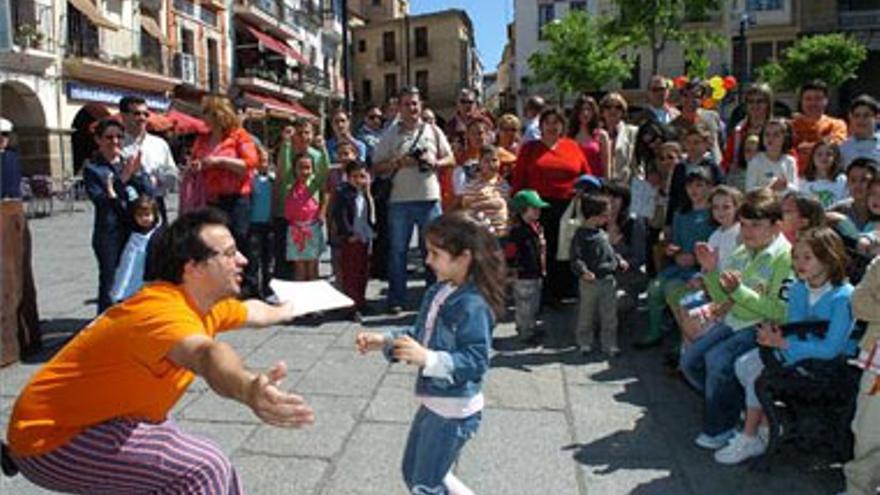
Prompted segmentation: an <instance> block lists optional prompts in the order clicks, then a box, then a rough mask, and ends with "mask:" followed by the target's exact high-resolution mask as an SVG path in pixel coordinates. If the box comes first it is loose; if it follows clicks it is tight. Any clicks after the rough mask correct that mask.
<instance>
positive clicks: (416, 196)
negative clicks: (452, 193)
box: [373, 86, 455, 314]
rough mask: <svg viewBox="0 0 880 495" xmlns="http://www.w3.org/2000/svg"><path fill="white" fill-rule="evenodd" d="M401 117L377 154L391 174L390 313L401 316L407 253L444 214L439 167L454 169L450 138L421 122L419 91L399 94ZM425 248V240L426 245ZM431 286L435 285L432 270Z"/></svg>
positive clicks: (381, 169)
mask: <svg viewBox="0 0 880 495" xmlns="http://www.w3.org/2000/svg"><path fill="white" fill-rule="evenodd" d="M399 101H400V113H399V116H398V118H397V120H396V121H395V122H394V123H392V124H391V125H390V126H389V127H388V130H386V131H385V133H384V134H383V135H382V139H381V140H380V141H379V143H378V144H377V145H376V149H375V150H374V151H373V172H374V173H376V174H391V176H392V177H393V178H392V187H391V196H390V198H389V200H388V231H389V244H390V250H389V254H388V309H389V312H390V313H392V314H397V313H400V311H401V310H402V309H403V305H404V303H405V302H406V254H407V250H408V248H409V241H410V238H411V237H412V229H413V227H414V226H418V227H419V233H420V234H421V233H422V232H424V229H425V226H427V224H428V223H429V222H430V221H431V220H433V219H434V218H437V217H438V216H440V214H441V208H440V181H439V180H438V179H437V168H439V167H451V166H453V165H455V156H454V155H453V154H452V149H451V148H450V146H449V141H447V140H446V135H445V134H443V131H442V130H440V129H439V128H438V127H437V126H436V125H429V124H426V123H425V122H424V121H423V120H422V101H421V96H420V94H419V90H418V88H416V87H414V86H413V87H406V88H403V89H401V90H400V100H399ZM422 244H423V245H424V242H422ZM427 282H428V283H429V285H430V283H431V282H433V274H432V273H430V271H428V274H427Z"/></svg>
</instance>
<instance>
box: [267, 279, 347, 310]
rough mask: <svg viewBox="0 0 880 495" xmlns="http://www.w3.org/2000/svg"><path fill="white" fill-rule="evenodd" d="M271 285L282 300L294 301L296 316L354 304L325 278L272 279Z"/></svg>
mask: <svg viewBox="0 0 880 495" xmlns="http://www.w3.org/2000/svg"><path fill="white" fill-rule="evenodd" d="M269 287H271V288H272V290H273V291H275V295H276V296H278V300H280V301H281V302H287V301H292V302H293V308H294V316H302V315H306V314H309V313H315V312H317V311H329V310H331V309H339V308H348V307H351V306H354V301H352V300H351V298H349V297H348V296H346V295H345V294H343V293H342V292H339V291H338V290H336V288H335V287H333V286H332V285H330V284H329V283H327V282H326V281H324V280H312V281H309V282H288V281H286V280H278V279H272V281H270V282H269Z"/></svg>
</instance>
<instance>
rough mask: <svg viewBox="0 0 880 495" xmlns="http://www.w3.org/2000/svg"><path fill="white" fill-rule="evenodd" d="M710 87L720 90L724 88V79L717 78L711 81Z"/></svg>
mask: <svg viewBox="0 0 880 495" xmlns="http://www.w3.org/2000/svg"><path fill="white" fill-rule="evenodd" d="M709 86H712V89H714V90H716V91H717V90H718V88H724V79H721V77H720V76H715V77H713V78H712V79H709Z"/></svg>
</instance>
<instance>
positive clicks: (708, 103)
mask: <svg viewBox="0 0 880 495" xmlns="http://www.w3.org/2000/svg"><path fill="white" fill-rule="evenodd" d="M703 108H705V109H706V110H712V109H713V108H715V100H713V99H712V98H706V99H704V100H703Z"/></svg>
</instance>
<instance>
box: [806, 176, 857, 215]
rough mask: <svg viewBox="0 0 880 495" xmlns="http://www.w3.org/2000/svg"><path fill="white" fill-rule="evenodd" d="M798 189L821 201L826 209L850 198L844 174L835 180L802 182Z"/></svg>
mask: <svg viewBox="0 0 880 495" xmlns="http://www.w3.org/2000/svg"><path fill="white" fill-rule="evenodd" d="M798 189H800V190H801V191H803V192H805V193H808V194H809V195H810V196H811V197H813V198H816V199H817V200H819V202H820V203H822V206H824V207H825V209H828V208H830V207H831V205H833V204H834V203H837V202H838V201H842V200H844V199H846V198H847V197H849V189H847V187H846V176H845V175H843V174H839V175H838V176H837V179H835V180H827V179H817V180H807V181H801V182H800V183H799V184H798Z"/></svg>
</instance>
